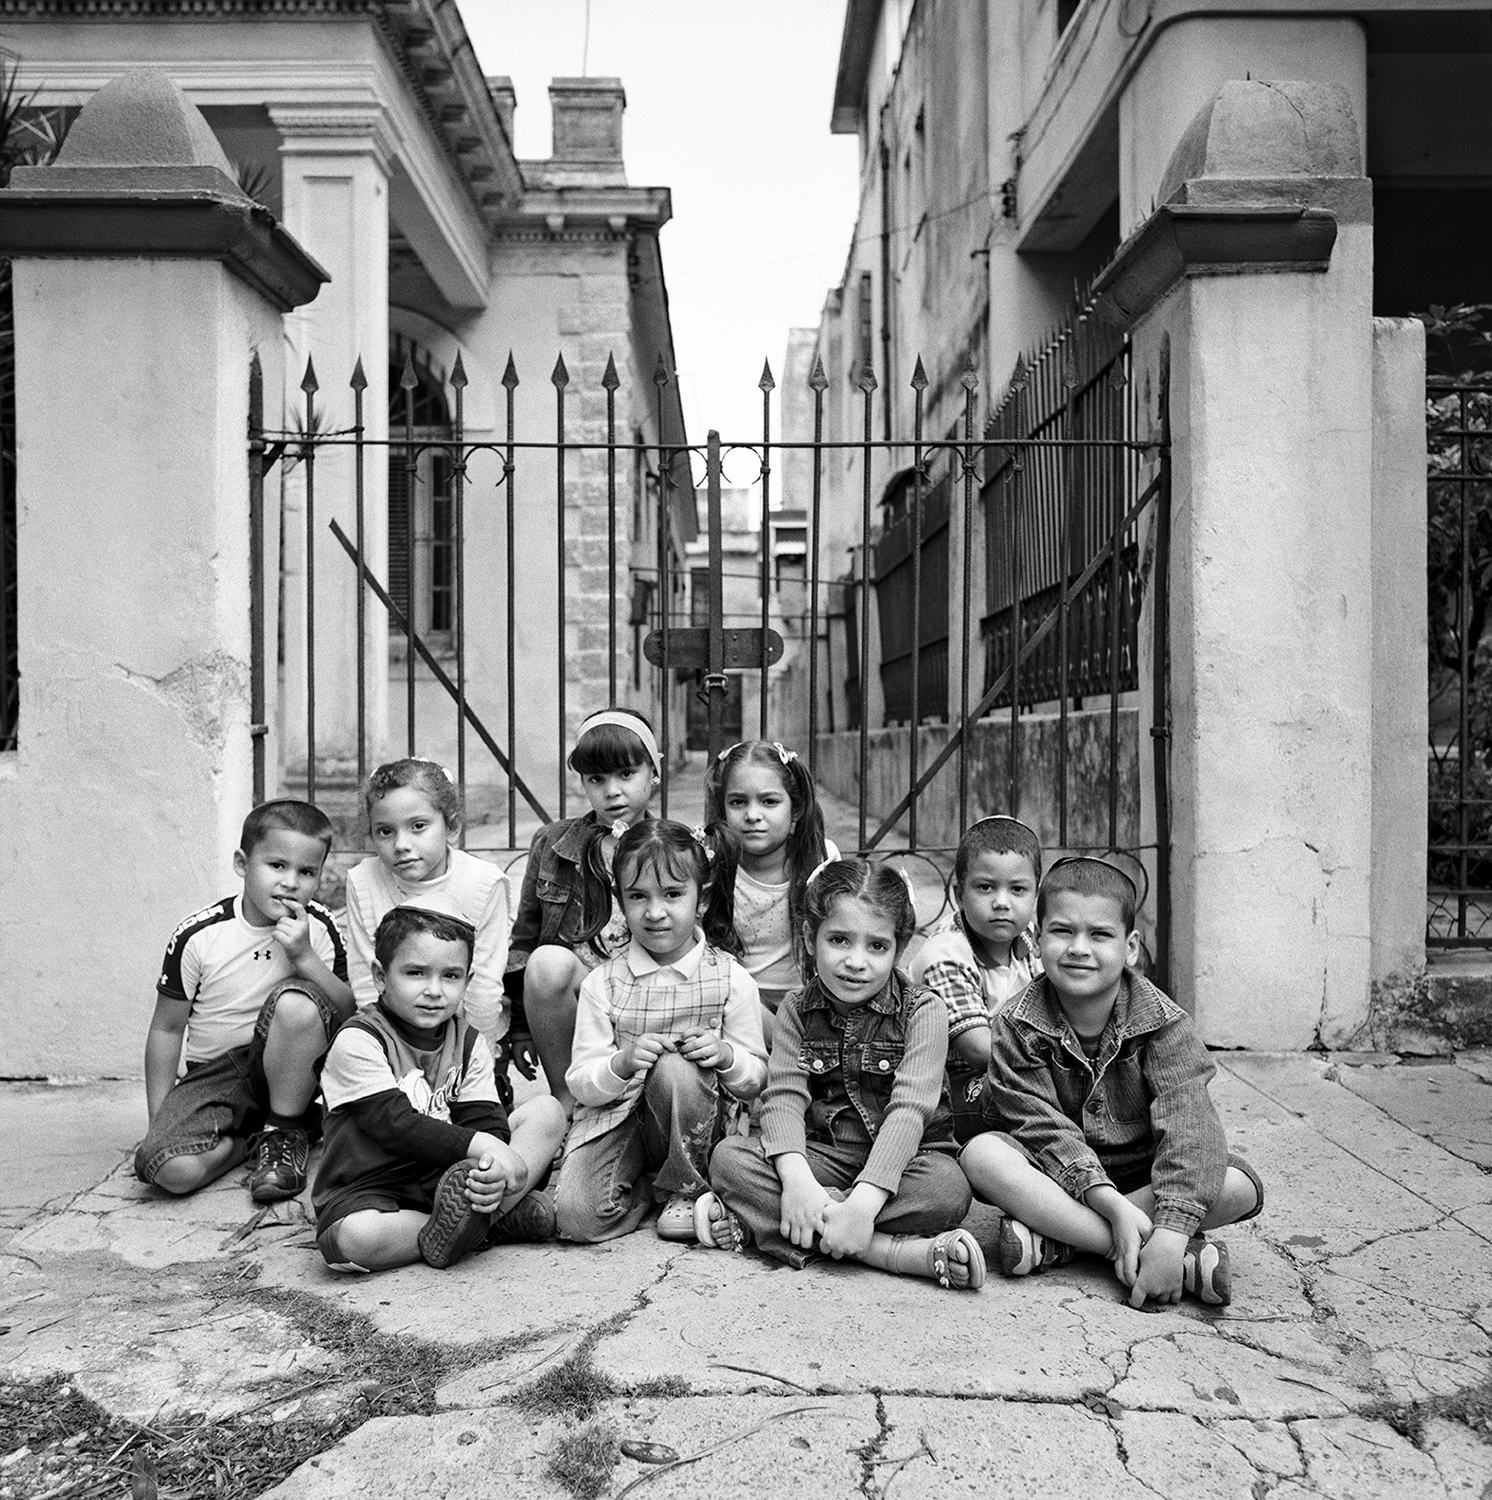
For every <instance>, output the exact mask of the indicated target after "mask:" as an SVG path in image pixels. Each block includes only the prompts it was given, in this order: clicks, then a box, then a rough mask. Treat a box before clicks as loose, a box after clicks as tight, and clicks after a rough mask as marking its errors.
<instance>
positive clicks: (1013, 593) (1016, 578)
mask: <svg viewBox="0 0 1492 1500" xmlns="http://www.w3.org/2000/svg"><path fill="white" fill-rule="evenodd" d="M1016 430H1017V431H1019V430H1020V427H1019V424H1017V427H1016ZM1024 468H1025V455H1024V454H1023V453H1022V451H1021V449H1019V448H1015V449H1013V450H1012V459H1011V465H1010V743H1009V744H1008V745H1007V746H1006V747H1005V749H1006V757H1007V759H1008V761H1009V769H1008V772H1007V776H1006V780H1007V781H1008V783H1009V791H1008V793H1007V795H1008V797H1009V799H1010V802H1009V806H1010V815H1011V817H1013V818H1014V817H1019V816H1020V813H1019V811H1018V809H1019V807H1020V794H1021V772H1020V737H1021V552H1020V548H1021V522H1020V514H1021V475H1022V473H1023V471H1024Z"/></svg>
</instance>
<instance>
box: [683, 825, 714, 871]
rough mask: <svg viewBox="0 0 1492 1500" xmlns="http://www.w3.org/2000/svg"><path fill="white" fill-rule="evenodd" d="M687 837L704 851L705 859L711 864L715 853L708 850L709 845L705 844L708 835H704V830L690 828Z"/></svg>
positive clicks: (701, 828) (710, 849)
mask: <svg viewBox="0 0 1492 1500" xmlns="http://www.w3.org/2000/svg"><path fill="white" fill-rule="evenodd" d="M689 837H690V838H692V839H693V840H694V842H695V843H696V844H698V845H699V847H700V848H701V849H703V850H704V851H705V858H706V859H707V860H709V861H710V862H711V863H713V862H714V859H715V851H714V850H713V849H712V848H710V846H709V844H708V843H707V842H706V840H707V838H708V837H709V835H708V834H706V832H705V830H704V828H703V827H700V828H691V829H690V830H689Z"/></svg>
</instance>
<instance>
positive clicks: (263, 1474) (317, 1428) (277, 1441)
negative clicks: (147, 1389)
mask: <svg viewBox="0 0 1492 1500" xmlns="http://www.w3.org/2000/svg"><path fill="white" fill-rule="evenodd" d="M369 1415H370V1413H369V1412H368V1410H367V1409H366V1407H364V1406H363V1405H362V1403H358V1406H357V1407H356V1408H354V1409H352V1410H348V1411H345V1412H339V1413H336V1414H334V1415H329V1416H326V1417H323V1418H319V1419H318V1418H306V1419H304V1420H300V1421H297V1420H290V1421H285V1422H269V1421H267V1420H265V1414H263V1413H261V1415H260V1419H259V1420H258V1421H255V1420H252V1419H250V1418H247V1417H229V1418H225V1419H221V1420H216V1421H209V1420H207V1419H206V1418H203V1417H198V1416H190V1417H181V1418H172V1419H170V1420H168V1421H160V1420H151V1421H149V1422H147V1423H144V1424H141V1423H137V1422H130V1421H126V1420H124V1419H122V1418H119V1417H111V1416H110V1415H109V1414H108V1413H107V1412H106V1411H104V1409H103V1408H102V1407H100V1406H97V1405H96V1404H95V1403H94V1402H92V1401H90V1400H89V1399H88V1398H87V1397H86V1396H83V1395H81V1394H80V1393H79V1392H78V1391H77V1390H76V1389H75V1387H74V1386H73V1385H72V1383H71V1381H70V1380H69V1379H68V1378H67V1377H66V1376H62V1375H51V1376H48V1377H47V1378H46V1379H43V1380H0V1430H4V1431H5V1432H6V1433H7V1434H8V1437H9V1439H10V1440H13V1441H14V1443H15V1446H14V1447H11V1448H9V1449H8V1451H7V1453H6V1455H5V1456H6V1458H7V1466H6V1470H5V1475H4V1480H3V1483H0V1495H5V1496H17V1497H19V1496H40V1495H54V1494H55V1495H58V1496H61V1495H62V1494H64V1493H65V1494H67V1495H69V1496H76V1497H80V1500H81V1497H83V1496H94V1495H102V1494H119V1493H120V1492H121V1491H123V1492H125V1493H128V1492H129V1489H130V1487H131V1479H132V1474H133V1472H134V1466H135V1463H136V1461H137V1458H140V1457H143V1459H144V1460H145V1461H147V1463H148V1464H150V1465H153V1466H154V1472H155V1474H156V1478H157V1482H158V1484H159V1486H160V1489H161V1491H162V1492H168V1493H170V1494H171V1495H172V1496H173V1497H176V1500H241V1497H242V1500H247V1497H249V1496H253V1495H260V1494H263V1493H264V1491H265V1490H267V1489H269V1488H271V1487H272V1486H273V1485H276V1484H278V1483H279V1482H280V1480H282V1479H283V1478H284V1477H285V1476H286V1475H287V1474H289V1473H290V1472H291V1470H292V1469H295V1468H298V1467H299V1466H300V1465H301V1464H302V1463H304V1462H305V1461H306V1459H308V1458H313V1457H315V1455H316V1454H318V1453H321V1452H323V1451H324V1450H325V1449H327V1448H329V1447H331V1445H332V1444H333V1443H335V1442H337V1441H338V1440H339V1439H341V1438H342V1437H344V1436H346V1434H347V1433H349V1432H351V1431H352V1430H353V1429H354V1428H356V1427H360V1426H361V1425H362V1424H363V1422H364V1421H366V1420H367V1418H368V1416H369ZM152 1493H153V1491H152Z"/></svg>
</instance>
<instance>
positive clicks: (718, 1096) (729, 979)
mask: <svg viewBox="0 0 1492 1500" xmlns="http://www.w3.org/2000/svg"><path fill="white" fill-rule="evenodd" d="M735 861H736V853H735V847H734V843H733V841H732V839H731V836H730V834H729V832H728V831H727V830H726V829H724V828H723V827H713V828H711V829H709V830H704V829H701V830H698V831H697V832H691V831H690V830H689V829H688V828H686V827H684V825H683V824H681V823H674V822H669V821H667V820H661V819H650V820H648V821H647V822H643V823H639V824H637V825H635V826H634V827H632V828H629V829H628V830H627V831H626V832H625V833H623V834H622V836H621V838H620V839H619V840H618V842H617V847H616V855H615V858H614V859H613V861H612V879H613V883H614V885H615V888H616V897H617V901H618V903H619V905H620V907H621V910H622V913H623V915H624V916H625V918H626V922H627V928H628V931H629V933H630V935H631V939H630V942H629V943H628V945H627V947H626V949H625V950H624V951H623V952H622V953H619V954H618V955H617V956H616V957H614V958H611V959H609V960H608V961H607V962H606V963H604V964H602V965H601V966H600V967H599V968H597V969H593V970H592V971H591V972H590V973H589V974H588V975H587V976H586V978H585V981H584V982H583V983H582V985H581V986H580V998H579V1008H578V1010H577V1013H576V1017H575V1041H574V1047H573V1051H572V1054H571V1062H570V1067H569V1070H568V1072H567V1073H566V1074H565V1083H566V1084H567V1086H568V1087H569V1089H570V1092H571V1093H572V1094H573V1095H574V1096H575V1100H576V1109H575V1116H574V1123H573V1125H572V1126H571V1129H570V1138H569V1142H568V1145H567V1147H566V1151H565V1159H564V1163H563V1165H562V1166H561V1168H560V1175H559V1184H558V1187H557V1189H556V1196H557V1203H556V1210H557V1213H558V1218H559V1234H560V1238H561V1239H568V1240H579V1241H583V1242H594V1241H597V1240H608V1239H614V1238H616V1237H617V1236H618V1235H623V1234H628V1233H630V1232H631V1231H632V1230H634V1229H636V1228H638V1226H639V1225H640V1224H641V1223H642V1221H643V1219H644V1218H645V1217H646V1216H647V1214H648V1211H649V1210H650V1209H651V1208H652V1206H653V1204H654V1203H655V1202H656V1203H658V1204H660V1205H662V1212H661V1214H660V1216H659V1219H658V1233H659V1234H660V1235H661V1236H662V1237H663V1238H664V1239H677V1240H692V1239H693V1238H694V1201H695V1199H696V1198H698V1197H699V1196H700V1195H701V1194H702V1193H704V1192H705V1191H706V1190H707V1188H708V1186H709V1183H708V1180H707V1178H706V1171H707V1168H708V1164H709V1160H710V1152H711V1151H712V1150H713V1149H714V1146H715V1144H716V1142H717V1141H718V1140H719V1139H720V1138H721V1134H722V1133H723V1129H724V1122H725V1116H726V1110H727V1106H728V1104H729V1100H730V1099H732V1098H734V1099H753V1098H755V1097H756V1095H757V1094H759V1093H760V1092H761V1089H762V1085H763V1084H764V1083H765V1082H766V1078H767V1058H766V1047H765V1045H764V1043H763V1041H762V1028H761V1009H760V1006H761V1002H760V999H759V997H758V993H757V987H756V982H755V980H753V979H752V978H751V976H750V975H749V974H748V973H747V972H746V970H745V969H744V968H742V967H741V965H740V964H739V963H738V962H737V961H736V959H735V958H734V957H733V956H732V955H733V952H736V951H739V949H738V944H737V939H736V936H735V931H734V929H733V927H732V925H731V899H732V887H733V884H734V875H735Z"/></svg>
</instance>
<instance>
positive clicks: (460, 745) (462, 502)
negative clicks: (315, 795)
mask: <svg viewBox="0 0 1492 1500" xmlns="http://www.w3.org/2000/svg"><path fill="white" fill-rule="evenodd" d="M451 386H452V388H453V389H454V390H455V392H456V453H455V458H456V464H455V468H454V471H453V472H452V474H451V482H452V484H454V485H455V487H456V786H457V788H458V789H459V790H460V793H461V806H462V807H463V808H465V806H466V366H465V365H463V364H462V363H461V351H460V350H459V349H458V350H457V351H456V363H455V366H454V367H453V368H452V370H451ZM460 838H461V847H462V848H463V849H464V848H466V819H465V818H464V817H463V818H462V820H461V832H460Z"/></svg>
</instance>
